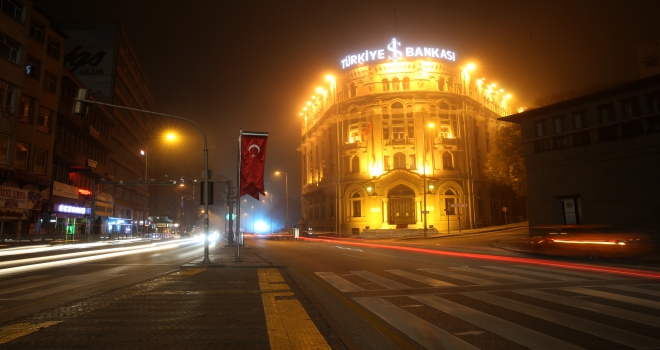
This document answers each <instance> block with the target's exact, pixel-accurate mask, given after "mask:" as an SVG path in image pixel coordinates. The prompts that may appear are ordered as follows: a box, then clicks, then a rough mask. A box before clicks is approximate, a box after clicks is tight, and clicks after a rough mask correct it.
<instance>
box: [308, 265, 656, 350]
mask: <svg viewBox="0 0 660 350" xmlns="http://www.w3.org/2000/svg"><path fill="white" fill-rule="evenodd" d="M316 274H317V275H318V276H319V277H321V278H322V279H323V280H325V281H326V282H327V283H328V284H330V285H331V286H332V287H334V288H336V289H338V290H340V291H342V292H344V293H353V294H352V295H349V296H352V299H353V300H354V301H355V302H357V303H358V304H359V305H361V306H363V307H364V308H366V309H367V310H369V311H371V312H372V313H373V314H375V315H377V316H378V317H380V318H381V319H383V320H384V321H385V322H387V323H389V324H390V325H391V326H393V327H394V328H397V329H398V330H399V331H401V332H403V333H405V334H406V335H407V336H408V337H410V338H411V339H413V340H414V341H415V342H417V343H418V344H420V345H421V346H423V347H425V348H428V349H480V348H504V349H508V348H520V347H526V348H531V349H580V348H625V347H629V348H635V349H655V348H660V285H658V283H657V281H650V280H643V279H636V278H635V277H629V276H623V275H614V274H607V273H599V272H592V271H580V270H575V271H574V270H565V269H561V268H553V267H541V266H527V265H502V266H470V267H467V266H457V267H443V268H417V269H415V270H414V271H406V270H389V269H385V270H381V271H346V272H317V273H316ZM406 281H410V282H406ZM583 282H584V283H583ZM413 285H414V286H416V287H413ZM422 286H423V287H422ZM456 287H458V288H456ZM470 287H474V288H470ZM424 289H428V292H425V290H424Z"/></svg>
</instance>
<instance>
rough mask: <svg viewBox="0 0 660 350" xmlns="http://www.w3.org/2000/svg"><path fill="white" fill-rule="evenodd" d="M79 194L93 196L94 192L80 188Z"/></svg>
mask: <svg viewBox="0 0 660 350" xmlns="http://www.w3.org/2000/svg"><path fill="white" fill-rule="evenodd" d="M78 193H80V194H82V195H83V196H91V195H92V191H90V190H86V189H84V188H79V189H78Z"/></svg>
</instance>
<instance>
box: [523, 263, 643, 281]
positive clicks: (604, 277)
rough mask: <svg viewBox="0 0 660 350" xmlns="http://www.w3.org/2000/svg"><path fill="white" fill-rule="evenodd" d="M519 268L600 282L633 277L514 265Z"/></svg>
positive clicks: (571, 269) (570, 269)
mask: <svg viewBox="0 0 660 350" xmlns="http://www.w3.org/2000/svg"><path fill="white" fill-rule="evenodd" d="M514 266H516V267H519V268H523V269H532V270H541V271H545V272H548V271H551V272H557V273H564V274H567V275H576V276H582V277H589V278H595V279H599V280H611V279H624V278H626V277H631V276H621V275H616V278H612V277H615V276H614V275H609V276H608V275H607V274H606V272H603V273H592V272H583V271H578V270H576V269H574V268H558V267H553V266H546V267H541V266H536V265H514Z"/></svg>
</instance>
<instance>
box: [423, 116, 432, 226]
mask: <svg viewBox="0 0 660 350" xmlns="http://www.w3.org/2000/svg"><path fill="white" fill-rule="evenodd" d="M423 122H424V126H423V130H422V143H423V146H422V148H423V150H424V152H423V153H424V161H423V162H422V169H423V170H424V178H423V180H424V212H423V213H422V215H423V217H424V237H426V230H427V216H428V213H429V212H428V210H426V209H427V208H426V192H427V191H426V177H427V175H426V173H427V167H426V164H427V162H428V160H427V156H426V129H427V126H428V127H429V128H433V127H435V124H433V123H429V124H428V125H426V118H424V120H423Z"/></svg>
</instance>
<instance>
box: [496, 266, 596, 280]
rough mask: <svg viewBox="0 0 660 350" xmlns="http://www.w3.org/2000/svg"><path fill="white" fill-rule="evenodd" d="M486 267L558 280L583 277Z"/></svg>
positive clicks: (511, 268) (513, 268) (512, 268)
mask: <svg viewBox="0 0 660 350" xmlns="http://www.w3.org/2000/svg"><path fill="white" fill-rule="evenodd" d="M484 267H485V268H487V269H494V270H500V271H506V272H511V273H522V274H527V275H535V276H541V277H546V278H552V279H556V280H560V281H583V280H584V279H581V278H576V277H568V276H563V275H559V274H553V273H547V272H540V271H528V270H524V269H517V268H515V267H505V266H484Z"/></svg>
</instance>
